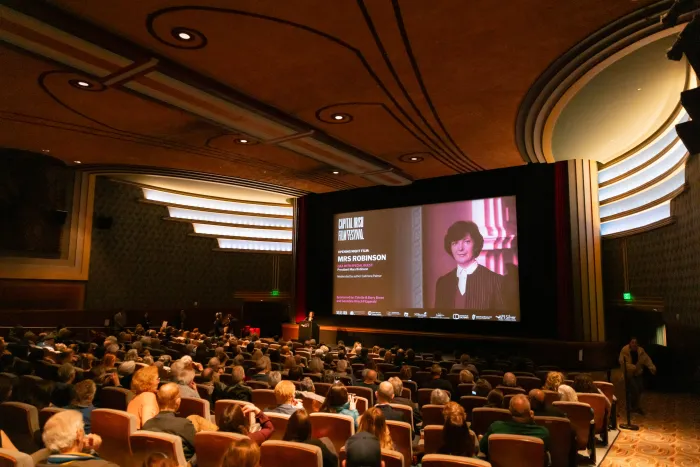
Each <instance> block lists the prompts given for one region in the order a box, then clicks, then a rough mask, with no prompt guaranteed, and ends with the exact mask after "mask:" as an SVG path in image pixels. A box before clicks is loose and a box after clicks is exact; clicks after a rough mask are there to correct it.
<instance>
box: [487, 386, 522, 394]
mask: <svg viewBox="0 0 700 467" xmlns="http://www.w3.org/2000/svg"><path fill="white" fill-rule="evenodd" d="M494 389H498V390H499V391H501V392H502V393H503V395H504V396H508V395H511V394H512V395H514V396H515V395H516V394H525V390H524V389H523V388H511V387H508V386H496V387H495V388H494Z"/></svg>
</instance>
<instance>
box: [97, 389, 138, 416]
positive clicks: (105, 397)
mask: <svg viewBox="0 0 700 467" xmlns="http://www.w3.org/2000/svg"><path fill="white" fill-rule="evenodd" d="M133 398H134V393H133V392H131V391H129V390H128V389H124V388H115V387H111V386H108V387H106V388H102V391H100V407H102V408H103V409H113V410H126V408H127V406H128V405H129V402H131V399H133Z"/></svg>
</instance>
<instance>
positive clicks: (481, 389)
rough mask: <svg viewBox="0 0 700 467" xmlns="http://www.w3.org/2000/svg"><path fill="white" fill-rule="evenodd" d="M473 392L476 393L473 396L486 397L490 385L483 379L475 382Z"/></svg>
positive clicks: (489, 390)
mask: <svg viewBox="0 0 700 467" xmlns="http://www.w3.org/2000/svg"><path fill="white" fill-rule="evenodd" d="M474 392H475V393H476V394H474V395H475V396H479V397H488V395H489V393H490V392H491V383H489V382H488V381H486V380H485V379H479V380H477V381H476V383H475V384H474Z"/></svg>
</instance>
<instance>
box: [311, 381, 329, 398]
mask: <svg viewBox="0 0 700 467" xmlns="http://www.w3.org/2000/svg"><path fill="white" fill-rule="evenodd" d="M331 386H332V385H331V383H314V390H315V392H316V394H318V395H319V396H323V397H326V395H327V394H328V390H329V389H330V388H331Z"/></svg>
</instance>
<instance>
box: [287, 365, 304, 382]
mask: <svg viewBox="0 0 700 467" xmlns="http://www.w3.org/2000/svg"><path fill="white" fill-rule="evenodd" d="M303 377H304V368H302V367H300V366H295V367H294V368H292V369H291V370H289V381H301V379H302V378H303Z"/></svg>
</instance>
